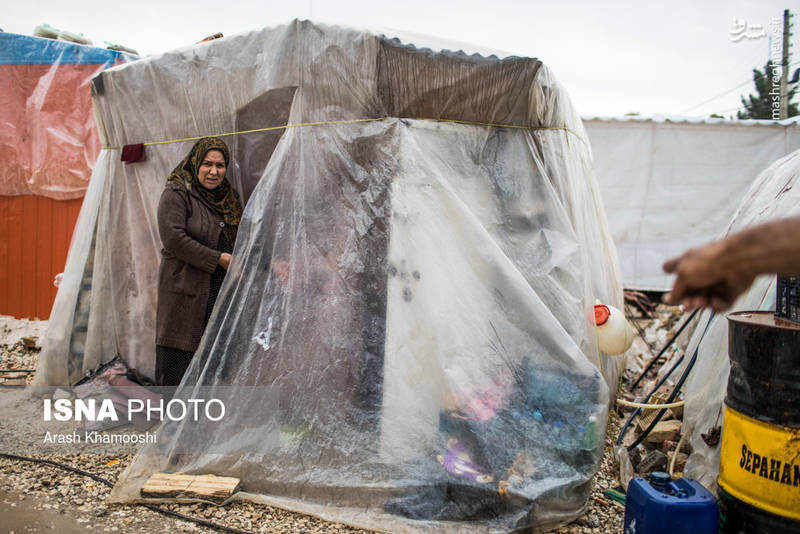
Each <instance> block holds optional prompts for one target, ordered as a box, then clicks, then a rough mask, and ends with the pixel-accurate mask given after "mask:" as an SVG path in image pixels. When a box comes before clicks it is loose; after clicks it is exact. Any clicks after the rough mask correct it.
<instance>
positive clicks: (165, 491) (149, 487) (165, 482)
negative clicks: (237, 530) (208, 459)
mask: <svg viewBox="0 0 800 534" xmlns="http://www.w3.org/2000/svg"><path fill="white" fill-rule="evenodd" d="M239 484H240V480H239V479H238V478H233V477H218V476H216V475H185V474H183V473H155V474H154V475H152V476H151V477H150V478H149V479H148V480H147V482H145V483H144V485H143V486H142V489H141V493H142V497H163V498H173V497H184V498H189V499H206V500H211V501H216V502H220V501H224V500H225V499H227V498H228V497H230V496H231V495H233V494H234V493H235V492H236V490H237V489H239Z"/></svg>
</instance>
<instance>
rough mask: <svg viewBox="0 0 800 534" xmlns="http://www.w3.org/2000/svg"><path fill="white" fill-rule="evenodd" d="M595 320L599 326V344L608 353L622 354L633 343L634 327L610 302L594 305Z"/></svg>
mask: <svg viewBox="0 0 800 534" xmlns="http://www.w3.org/2000/svg"><path fill="white" fill-rule="evenodd" d="M594 322H595V325H596V327H597V345H598V347H600V350H602V351H603V352H605V353H606V354H609V355H611V354H622V353H623V352H625V351H626V350H628V349H629V348H630V346H631V344H632V343H633V328H631V325H630V324H629V323H628V321H627V320H626V319H625V315H623V313H622V312H621V311H620V310H618V309H617V308H615V307H614V306H609V305H608V304H600V303H599V302H598V303H597V304H595V305H594Z"/></svg>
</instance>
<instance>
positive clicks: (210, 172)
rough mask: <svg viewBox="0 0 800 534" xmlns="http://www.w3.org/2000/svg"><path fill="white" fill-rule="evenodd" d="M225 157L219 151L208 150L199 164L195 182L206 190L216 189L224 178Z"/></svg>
mask: <svg viewBox="0 0 800 534" xmlns="http://www.w3.org/2000/svg"><path fill="white" fill-rule="evenodd" d="M225 170H226V167H225V157H224V156H223V155H222V152H220V151H219V150H209V151H208V152H206V155H205V156H203V161H201V162H200V168H199V169H198V170H197V180H198V181H199V182H200V185H202V186H203V187H205V188H206V189H216V188H217V186H219V184H221V183H222V179H223V178H225Z"/></svg>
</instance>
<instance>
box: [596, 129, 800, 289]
mask: <svg viewBox="0 0 800 534" xmlns="http://www.w3.org/2000/svg"><path fill="white" fill-rule="evenodd" d="M583 124H584V127H585V128H586V131H587V133H588V134H589V139H590V140H591V143H592V153H593V156H594V162H595V169H596V171H597V180H598V182H599V184H600V191H601V193H602V194H603V202H604V204H605V208H606V213H607V215H608V226H609V229H610V230H611V236H612V237H613V239H614V243H615V244H616V246H617V252H618V254H619V259H620V268H621V271H622V283H623V286H624V287H626V288H631V289H644V290H656V291H665V290H668V289H669V288H670V287H671V283H670V281H671V277H670V276H668V275H666V274H665V273H664V272H663V271H662V270H661V265H662V264H663V263H664V261H665V260H666V259H668V258H671V257H672V256H675V255H677V254H680V253H682V252H683V251H685V250H686V249H688V248H690V247H693V246H697V245H700V244H703V243H707V242H708V241H711V240H713V239H716V238H717V237H718V236H719V235H720V234H721V233H722V232H723V231H724V230H725V228H726V225H727V223H728V221H729V220H730V218H731V216H732V215H733V213H734V210H735V209H736V206H737V205H738V204H739V199H740V198H742V195H744V193H745V192H746V191H748V190H749V189H750V186H751V185H752V183H753V181H754V180H755V178H756V176H758V173H759V172H761V170H762V169H764V168H766V167H767V166H768V165H769V164H770V163H772V162H773V161H775V160H776V159H778V158H780V157H782V156H785V155H787V154H789V153H791V152H793V151H794V150H797V149H798V148H800V117H794V118H792V119H788V120H785V121H766V120H764V121H762V120H746V121H731V120H724V119H690V118H686V117H654V118H644V117H631V116H625V117H583Z"/></svg>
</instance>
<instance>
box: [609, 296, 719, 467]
mask: <svg viewBox="0 0 800 534" xmlns="http://www.w3.org/2000/svg"><path fill="white" fill-rule="evenodd" d="M696 312H697V310H695V312H694V313H696ZM715 315H716V313H715V312H711V316H710V317H709V318H708V323H706V328H705V330H704V331H703V335H702V336H700V339H699V340H698V341H697V346H696V347H695V349H694V354H692V358H691V360H689V363H687V364H686V369H684V371H683V374H682V375H681V377H680V379H678V383H677V384H675V388H674V389H673V390H672V393H670V395H669V397H668V398H667V401H666V402H665V404H669V403H671V402H673V401H674V400H675V397H677V396H678V393H680V389H681V387H683V383H684V382H685V381H686V378H687V377H688V376H689V373H690V372H691V371H692V368H693V367H694V363H695V361H697V354H698V352H700V343H701V342H702V341H703V338H704V337H705V336H706V333H708V327H710V326H711V322H712V321H713V320H714V316H715ZM687 323H688V321H687ZM683 358H684V356H681V357H680V358H678V361H677V362H675V365H673V366H672V368H670V370H669V371H667V373H666V374H665V375H664V376H663V377H662V378H661V380H659V381H658V383H657V384H656V385H655V387H653V389H652V390H651V391H650V393H649V394H648V395H647V397H646V398H645V401H644V404H647V402H648V401H649V400H650V398H651V397H652V396H653V395H654V394H655V393H656V391H658V390H659V388H660V387H661V386H663V385H664V383H665V382H666V381H667V379H668V378H669V377H670V376H671V375H672V373H673V372H675V369H677V368H678V366H679V365H680V364H681V362H683ZM641 412H642V409H641V408H636V410H634V411H633V413H632V414H631V415H630V417H628V419H627V420H626V421H625V424H624V425H622V428H621V429H620V431H619V436H618V437H617V441H616V444H617V445H618V446H619V445H621V444H622V439H623V438H624V437H625V433H626V432H627V430H628V427H629V426H630V425H631V423H632V422H633V419H634V417H636V416H637V415H638V414H640V413H641ZM665 413H667V409H666V408H662V409H661V410H659V411H658V414H656V416H655V418H654V419H653V421H652V422H651V423H650V425H648V427H647V428H645V429H644V431H643V432H642V433H641V434H640V435H639V437H638V438H636V440H635V441H634V442H633V443H631V444H630V445H628V447H627V449H628V450H629V451H631V450H633V449H634V448H635V447H636V446H637V445H639V444H640V443H641V442H642V441H644V440H645V438H646V437H647V436H648V435H649V434H650V432H652V430H653V428H655V426H656V425H657V424H658V423H659V421H661V418H662V417H664V414H665Z"/></svg>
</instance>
